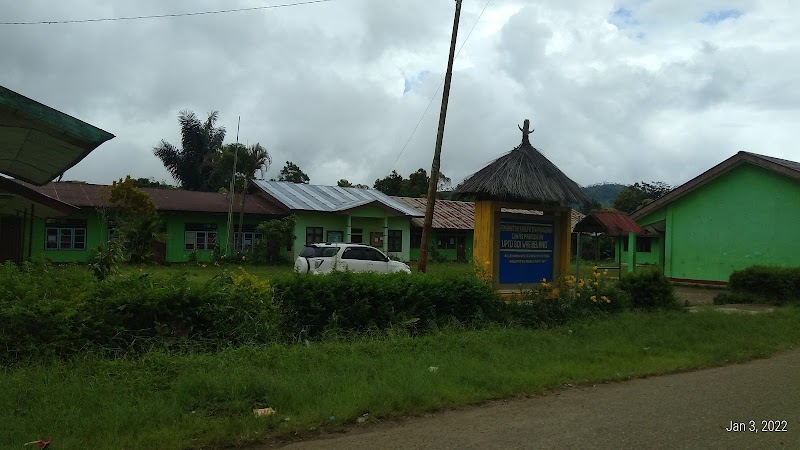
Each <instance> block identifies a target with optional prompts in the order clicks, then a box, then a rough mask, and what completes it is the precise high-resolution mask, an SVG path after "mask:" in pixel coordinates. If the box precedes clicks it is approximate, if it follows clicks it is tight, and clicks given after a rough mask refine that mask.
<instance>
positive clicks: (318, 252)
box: [300, 246, 339, 258]
mask: <svg viewBox="0 0 800 450" xmlns="http://www.w3.org/2000/svg"><path fill="white" fill-rule="evenodd" d="M337 253H339V247H313V246H312V247H304V248H303V250H302V251H301V252H300V256H301V257H302V258H319V257H329V256H334V255H336V254H337Z"/></svg>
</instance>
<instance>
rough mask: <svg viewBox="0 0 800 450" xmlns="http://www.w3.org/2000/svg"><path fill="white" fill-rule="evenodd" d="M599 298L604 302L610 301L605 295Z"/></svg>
mask: <svg viewBox="0 0 800 450" xmlns="http://www.w3.org/2000/svg"><path fill="white" fill-rule="evenodd" d="M600 300H602V301H604V302H606V303H611V300H609V299H608V297H606V296H605V295H604V296H602V297H600Z"/></svg>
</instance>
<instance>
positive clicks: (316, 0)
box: [0, 0, 333, 25]
mask: <svg viewBox="0 0 800 450" xmlns="http://www.w3.org/2000/svg"><path fill="white" fill-rule="evenodd" d="M332 1H333V0H307V1H302V2H295V3H283V4H280V5H267V6H253V7H250V8H236V9H220V10H216V11H198V12H190V13H175V14H154V15H150V16H128V17H106V18H100V19H75V20H42V21H34V22H0V25H54V24H66V23H89V22H114V21H118V20H140V19H163V18H167V17H187V16H204V15H210V14H227V13H234V12H243V11H257V10H261V9H275V8H286V7H289V6H302V5H310V4H313V3H325V2H332Z"/></svg>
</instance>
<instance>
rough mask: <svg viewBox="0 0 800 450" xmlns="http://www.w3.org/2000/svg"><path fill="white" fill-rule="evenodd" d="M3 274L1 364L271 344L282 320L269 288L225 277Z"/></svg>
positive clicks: (77, 270)
mask: <svg viewBox="0 0 800 450" xmlns="http://www.w3.org/2000/svg"><path fill="white" fill-rule="evenodd" d="M52 271H53V268H51V267H48V266H37V267H28V266H26V267H24V268H23V269H18V268H17V267H16V266H14V265H12V264H6V265H3V266H0V362H16V361H21V360H29V359H49V358H54V357H68V356H70V355H75V354H78V353H79V352H82V351H85V350H93V351H98V352H100V353H105V354H115V355H118V354H125V353H137V352H141V351H147V350H150V349H152V348H161V349H163V348H193V349H208V350H214V349H219V348H223V347H228V346H232V345H241V344H251V343H267V342H273V341H275V340H276V338H277V337H278V333H277V327H278V324H279V320H278V318H279V313H278V310H277V307H276V306H275V304H274V303H273V302H272V290H271V288H270V286H269V283H267V282H266V281H263V280H260V279H258V278H257V277H254V276H252V275H250V274H248V273H247V272H245V271H243V270H242V271H239V272H234V273H228V272H226V273H225V274H224V275H222V276H218V277H216V278H214V279H212V280H210V281H208V282H207V283H205V284H204V285H203V286H201V288H199V289H198V288H196V287H194V286H192V285H190V283H189V282H188V280H187V277H186V275H178V276H172V277H152V276H150V275H148V274H147V273H146V272H140V273H138V274H132V275H129V276H124V277H122V276H115V277H109V278H107V279H106V280H104V281H97V280H96V279H95V278H94V277H93V276H92V274H91V272H90V271H89V270H87V269H86V268H85V267H78V266H74V267H68V268H59V270H58V272H57V274H54V273H51V272H52Z"/></svg>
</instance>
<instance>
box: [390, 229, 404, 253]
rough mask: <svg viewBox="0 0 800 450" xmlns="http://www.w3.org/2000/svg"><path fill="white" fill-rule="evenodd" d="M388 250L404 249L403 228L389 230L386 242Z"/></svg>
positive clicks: (397, 250) (400, 250)
mask: <svg viewBox="0 0 800 450" xmlns="http://www.w3.org/2000/svg"><path fill="white" fill-rule="evenodd" d="M386 251H388V252H402V251H403V230H389V235H388V241H387V243H386Z"/></svg>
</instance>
